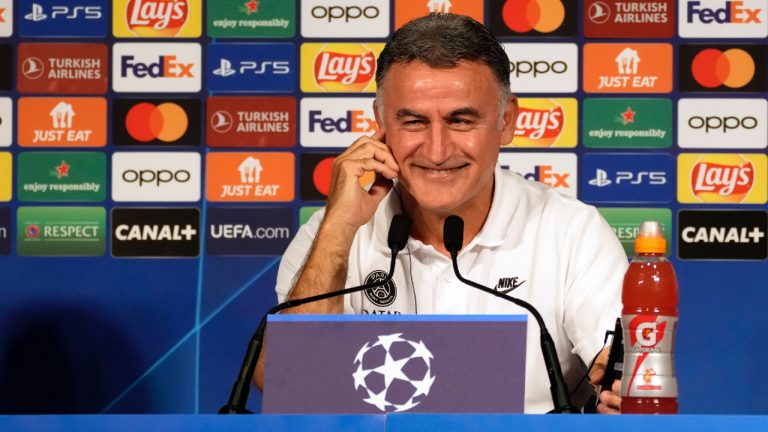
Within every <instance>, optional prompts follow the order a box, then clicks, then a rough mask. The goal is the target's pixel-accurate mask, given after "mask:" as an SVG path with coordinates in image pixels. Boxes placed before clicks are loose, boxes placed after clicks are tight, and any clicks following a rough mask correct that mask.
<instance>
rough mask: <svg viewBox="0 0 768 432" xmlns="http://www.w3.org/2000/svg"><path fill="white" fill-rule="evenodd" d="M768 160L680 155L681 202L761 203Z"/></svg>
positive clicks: (761, 157) (745, 156) (755, 156)
mask: <svg viewBox="0 0 768 432" xmlns="http://www.w3.org/2000/svg"><path fill="white" fill-rule="evenodd" d="M767 164H768V158H766V156H765V155H762V154H692V153H690V154H681V155H680V156H679V157H678V178H679V182H680V183H679V185H678V200H679V201H680V202H681V203H723V204H738V203H741V204H757V203H759V204H764V203H765V202H766V185H765V182H764V181H758V179H765V176H766V165H767Z"/></svg>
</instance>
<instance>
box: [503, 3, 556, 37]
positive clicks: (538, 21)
mask: <svg viewBox="0 0 768 432" xmlns="http://www.w3.org/2000/svg"><path fill="white" fill-rule="evenodd" d="M501 16H502V19H503V20H504V24H506V25H507V27H509V29H510V30H512V31H515V32H518V33H527V32H530V31H532V30H535V31H537V32H540V33H551V32H553V31H555V30H557V29H558V28H559V27H560V25H561V24H562V23H563V20H564V19H565V7H564V6H563V3H562V2H561V1H560V0H507V1H506V3H504V6H503V7H502V9H501Z"/></svg>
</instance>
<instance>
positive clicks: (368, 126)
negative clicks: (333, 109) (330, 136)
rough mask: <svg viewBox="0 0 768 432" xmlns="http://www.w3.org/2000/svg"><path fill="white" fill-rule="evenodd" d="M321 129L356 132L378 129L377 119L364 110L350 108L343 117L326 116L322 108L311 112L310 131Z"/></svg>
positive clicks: (324, 130)
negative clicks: (367, 114)
mask: <svg viewBox="0 0 768 432" xmlns="http://www.w3.org/2000/svg"><path fill="white" fill-rule="evenodd" d="M316 129H319V130H321V131H323V132H355V133H361V134H363V133H368V132H373V131H375V130H376V129H378V128H377V127H376V121H375V120H374V119H372V118H370V117H368V116H366V113H365V112H363V110H348V111H347V114H346V115H345V116H343V117H338V118H333V117H324V116H323V112H322V111H320V110H312V111H310V112H309V131H310V132H315V130H316Z"/></svg>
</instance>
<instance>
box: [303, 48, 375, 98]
mask: <svg viewBox="0 0 768 432" xmlns="http://www.w3.org/2000/svg"><path fill="white" fill-rule="evenodd" d="M383 48H384V44H381V43H373V44H369V43H366V44H343V43H328V44H323V43H305V44H302V45H301V64H302V70H301V90H302V91H304V92H308V93H316V92H345V93H371V92H375V91H376V82H375V81H374V79H373V78H374V76H375V74H376V57H377V56H378V55H379V53H381V50H382V49H383Z"/></svg>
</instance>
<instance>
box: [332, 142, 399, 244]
mask: <svg viewBox="0 0 768 432" xmlns="http://www.w3.org/2000/svg"><path fill="white" fill-rule="evenodd" d="M383 140H384V130H383V128H382V129H379V130H378V131H376V132H375V133H374V134H373V135H371V136H369V137H368V136H364V137H360V138H359V139H358V140H356V141H355V142H354V143H352V145H351V146H349V148H348V149H347V150H346V151H344V153H342V154H340V155H339V156H338V157H337V158H336V159H334V161H333V171H332V174H331V188H330V192H329V193H328V207H327V209H326V213H325V219H326V220H327V221H333V223H334V225H336V226H341V227H346V228H348V229H350V230H351V231H352V232H353V233H354V232H356V231H357V229H358V228H360V227H361V226H362V225H364V224H365V223H367V222H368V221H369V220H370V219H371V217H373V214H374V213H375V212H376V208H377V207H378V206H379V203H380V202H381V200H383V199H384V197H385V196H386V195H387V192H389V190H390V189H391V188H392V180H394V179H396V178H397V176H398V174H399V173H400V168H399V167H398V166H397V163H396V162H395V158H394V157H393V156H392V153H391V152H390V150H389V147H387V145H386V144H384V142H383ZM371 171H373V172H375V173H376V174H377V176H376V181H375V182H374V184H373V186H372V187H371V189H370V190H369V191H368V192H366V191H365V189H363V188H362V187H361V186H360V178H361V177H363V175H365V173H366V172H371Z"/></svg>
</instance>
